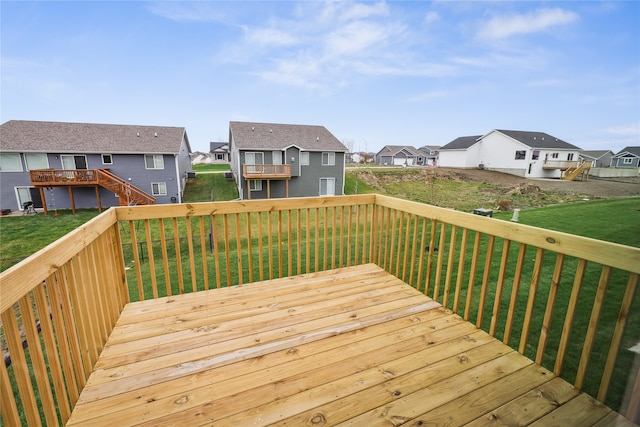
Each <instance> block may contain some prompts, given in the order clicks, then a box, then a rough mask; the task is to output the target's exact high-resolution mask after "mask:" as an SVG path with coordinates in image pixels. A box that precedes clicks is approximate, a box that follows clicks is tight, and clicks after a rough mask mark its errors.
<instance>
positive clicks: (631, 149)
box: [615, 146, 640, 157]
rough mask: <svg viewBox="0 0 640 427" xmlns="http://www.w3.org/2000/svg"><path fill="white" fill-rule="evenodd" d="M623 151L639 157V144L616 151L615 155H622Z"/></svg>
mask: <svg viewBox="0 0 640 427" xmlns="http://www.w3.org/2000/svg"><path fill="white" fill-rule="evenodd" d="M625 153H629V154H633V155H634V156H636V157H640V146H638V147H625V148H623V149H622V150H620V151H619V152H618V153H616V155H615V157H619V156H622V155H624V154H625Z"/></svg>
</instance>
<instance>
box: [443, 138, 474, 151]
mask: <svg viewBox="0 0 640 427" xmlns="http://www.w3.org/2000/svg"><path fill="white" fill-rule="evenodd" d="M481 137H482V135H473V136H461V137H458V138H456V139H454V140H453V141H451V142H450V143H448V144H446V145H444V146H442V147H440V151H442V150H466V149H467V148H469V147H471V146H472V145H473V144H475V143H476V142H478V139H480V138H481Z"/></svg>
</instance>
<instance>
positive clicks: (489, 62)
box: [0, 1, 640, 152]
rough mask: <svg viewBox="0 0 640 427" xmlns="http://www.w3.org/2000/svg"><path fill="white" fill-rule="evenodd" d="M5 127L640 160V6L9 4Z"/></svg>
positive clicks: (200, 141)
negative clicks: (499, 134)
mask: <svg viewBox="0 0 640 427" xmlns="http://www.w3.org/2000/svg"><path fill="white" fill-rule="evenodd" d="M0 14H1V24H2V25H1V26H2V29H1V45H0V48H1V49H0V54H1V58H0V60H1V87H0V89H1V99H0V101H1V104H0V107H1V110H0V119H1V121H2V122H3V123H4V122H5V121H8V120H12V119H19V120H47V121H69V122H91V123H115V124H141V125H163V126H184V127H185V128H186V129H187V133H188V135H189V139H190V142H191V147H192V150H193V151H197V150H200V151H204V150H208V146H209V142H210V141H219V140H223V141H226V140H227V139H228V127H229V121H230V120H239V121H255V122H273V123H294V124H317V125H323V126H325V127H327V129H329V131H331V132H332V133H333V134H334V135H335V136H336V137H338V138H339V139H340V140H342V141H344V142H346V143H347V144H348V145H351V146H352V147H353V149H354V150H368V151H373V152H375V151H378V150H379V149H380V148H382V147H383V146H384V145H386V144H393V145H404V144H407V145H413V146H415V147H420V146H422V145H444V144H446V143H448V142H450V141H451V140H453V139H455V138H457V137H458V136H465V135H481V134H485V133H487V132H489V131H491V130H492V129H510V130H526V131H540V132H546V133H548V134H551V135H553V136H555V137H557V138H561V139H563V140H565V141H568V142H571V143H573V144H575V145H577V146H579V147H581V148H584V149H610V150H612V151H614V152H617V151H618V150H620V149H622V148H623V147H625V146H628V145H640V2H637V1H612V2H595V1H587V2H582V1H563V2H547V1H542V2H528V1H527V2H525V1H517V2H507V1H490V2H482V1H473V2H456V1H436V2H426V1H425V2H422V1H413V2H402V1H387V2H346V1H337V2H333V1H327V2H312V1H302V2H293V1H286V2H285V1H278V2H217V1H191V2H177V1H165V2H154V1H146V2H133V1H132V2H127V1H118V2H111V1H96V2H82V1H74V2H50V1H47V2H31V1H20V2H11V1H2V2H1V3H0Z"/></svg>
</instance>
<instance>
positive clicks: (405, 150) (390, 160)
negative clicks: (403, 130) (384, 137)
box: [376, 145, 425, 166]
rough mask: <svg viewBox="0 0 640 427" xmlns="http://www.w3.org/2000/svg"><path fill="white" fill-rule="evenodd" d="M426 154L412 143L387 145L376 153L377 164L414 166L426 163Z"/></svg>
mask: <svg viewBox="0 0 640 427" xmlns="http://www.w3.org/2000/svg"><path fill="white" fill-rule="evenodd" d="M424 159H425V154H424V153H422V152H420V151H418V150H417V149H416V148H415V147H412V146H410V145H385V146H384V147H382V149H381V150H380V151H378V152H377V153H376V164H378V165H389V166H393V165H395V166H413V165H422V164H424Z"/></svg>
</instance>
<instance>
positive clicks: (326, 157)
mask: <svg viewBox="0 0 640 427" xmlns="http://www.w3.org/2000/svg"><path fill="white" fill-rule="evenodd" d="M335 164H336V153H322V165H323V166H333V165H335Z"/></svg>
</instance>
